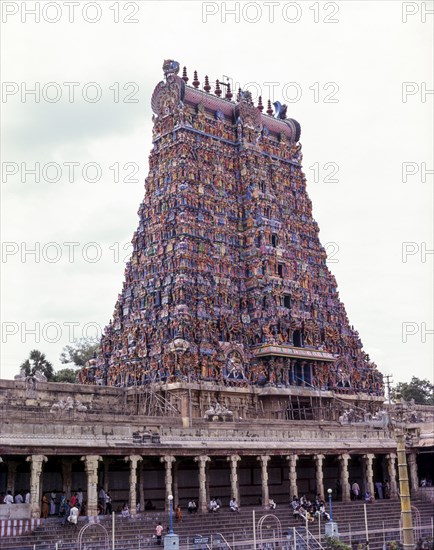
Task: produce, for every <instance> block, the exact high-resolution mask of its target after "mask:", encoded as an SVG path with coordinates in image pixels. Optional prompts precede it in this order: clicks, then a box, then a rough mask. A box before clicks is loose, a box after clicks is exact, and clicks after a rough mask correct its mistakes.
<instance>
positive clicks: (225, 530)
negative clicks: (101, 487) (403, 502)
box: [0, 500, 433, 550]
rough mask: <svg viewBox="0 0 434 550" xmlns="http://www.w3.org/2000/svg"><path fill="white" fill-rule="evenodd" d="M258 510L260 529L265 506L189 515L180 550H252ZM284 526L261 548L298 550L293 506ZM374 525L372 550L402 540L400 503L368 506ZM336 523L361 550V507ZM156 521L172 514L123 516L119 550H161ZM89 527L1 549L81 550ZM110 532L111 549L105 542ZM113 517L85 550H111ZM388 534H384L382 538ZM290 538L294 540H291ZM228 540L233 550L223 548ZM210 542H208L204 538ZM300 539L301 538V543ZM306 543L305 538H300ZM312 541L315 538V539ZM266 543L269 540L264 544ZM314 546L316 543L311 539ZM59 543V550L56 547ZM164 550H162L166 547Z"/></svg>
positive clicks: (91, 535) (284, 509) (340, 508)
mask: <svg viewBox="0 0 434 550" xmlns="http://www.w3.org/2000/svg"><path fill="white" fill-rule="evenodd" d="M413 505H414V506H416V507H417V508H418V510H419V512H420V516H421V524H422V525H423V526H425V528H424V529H423V532H422V533H420V534H421V535H424V536H429V535H431V529H432V527H431V526H432V523H431V522H432V518H433V505H432V504H431V503H429V502H424V501H414V502H413ZM253 510H254V511H255V516H256V524H258V521H259V520H260V518H261V517H262V516H264V515H266V514H267V512H264V511H263V510H262V509H261V508H260V507H245V508H242V509H241V511H240V513H239V514H234V513H232V512H230V511H228V510H226V509H224V510H220V511H219V512H217V513H215V514H209V513H208V514H193V515H190V514H188V513H186V512H185V513H184V517H183V521H182V523H181V524H179V525H178V524H176V523H174V531H175V533H177V534H178V535H179V536H180V548H182V549H183V550H186V549H190V550H202V549H206V548H211V542H210V539H209V537H210V535H211V534H216V533H220V534H221V535H222V537H223V538H221V537H219V536H217V535H215V536H214V537H213V544H212V548H213V549H214V550H217V549H228V545H229V548H231V549H232V548H233V549H234V550H252V548H253ZM274 514H275V516H277V517H278V518H279V520H280V522H281V527H282V535H283V537H284V541H283V542H282V543H281V544H280V546H278V544H274V542H275V541H277V538H278V533H279V530H278V523H277V522H276V520H275V519H274V518H273V517H271V516H269V517H268V518H266V519H265V520H263V522H262V535H263V542H262V543H261V541H260V531H259V528H258V527H257V529H256V537H257V549H258V550H259V549H267V550H268V549H270V550H271V549H272V548H276V549H277V548H278V547H279V548H282V550H283V549H285V550H294V544H293V543H291V540H292V535H293V533H294V528H298V529H299V530H300V532H303V529H304V525H303V524H302V523H301V522H300V521H299V520H297V519H294V518H293V517H292V512H290V510H289V506H285V505H283V504H280V505H278V507H277V509H276V510H275V512H274ZM367 515H368V525H369V542H370V550H381V549H382V546H383V537H384V540H386V542H387V541H391V540H399V519H400V504H399V501H392V500H382V501H376V502H374V503H370V504H367ZM333 519H334V521H336V522H337V523H338V525H339V532H340V534H341V540H343V541H344V542H347V543H349V542H350V541H351V543H352V544H353V546H354V548H356V546H357V544H356V543H358V542H364V541H365V538H366V536H365V523H364V510H363V503H362V502H351V503H341V502H336V503H334V504H333ZM157 521H161V522H162V524H163V525H164V527H165V528H166V527H167V526H168V523H169V519H168V514H167V513H165V512H149V513H146V514H139V515H137V516H136V517H135V518H131V519H122V518H120V517H119V516H118V515H117V516H116V521H115V540H116V545H115V548H116V550H141V549H147V548H154V547H155V548H157V546H156V545H155V540H154V539H153V534H154V529H155V525H156V522H157ZM86 525H88V522H87V518H86V517H83V518H80V521H79V524H78V526H77V528H75V526H71V525H67V526H62V525H61V524H60V520H59V519H47V520H45V521H44V522H43V524H42V525H41V526H40V527H39V528H37V529H36V530H35V531H34V532H32V533H29V534H26V535H22V536H19V537H7V538H6V537H5V538H3V539H2V540H1V541H0V549H1V550H55V549H56V548H57V550H79V548H80V547H79V545H78V543H77V537H78V534H79V531H80V529H81V528H83V527H84V526H86ZM318 527H319V526H318V522H317V521H315V523H312V524H310V525H309V529H310V532H311V535H313V536H315V537H317V538H318V532H319V529H318ZM320 527H321V538H322V541H323V542H324V525H323V524H321V526H320ZM104 529H105V530H106V532H107V540H108V544H105V543H104V540H105V539H104V537H105V532H104ZM111 529H112V521H111V518H110V517H108V516H106V517H101V518H100V522H99V524H98V525H89V527H87V528H86V532H85V533H83V539H82V546H81V550H106V549H111V548H112V545H111ZM383 530H384V534H383ZM196 535H202V536H203V537H204V538H206V537H208V543H206V542H204V543H203V544H196V545H195V544H193V539H194V537H195V536H196ZM288 535H289V536H290V537H291V539H289V538H288ZM224 539H225V540H226V541H227V543H228V545H227V544H226V543H224ZM205 540H206V539H205ZM297 540H299V539H297ZM300 540H301V539H300ZM311 540H312V539H311ZM264 541H267V542H265V543H264ZM312 542H313V540H312ZM56 543H57V547H56ZM303 546H304V544H302V543H299V542H297V544H296V548H297V550H302V547H303ZM161 548H162V546H161Z"/></svg>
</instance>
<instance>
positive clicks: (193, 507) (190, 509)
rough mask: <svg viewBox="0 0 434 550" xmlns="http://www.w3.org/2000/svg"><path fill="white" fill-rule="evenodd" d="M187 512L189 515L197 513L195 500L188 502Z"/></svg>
mask: <svg viewBox="0 0 434 550" xmlns="http://www.w3.org/2000/svg"><path fill="white" fill-rule="evenodd" d="M187 510H188V513H189V514H195V513H196V512H197V504H196V501H195V500H193V499H191V500H190V502H189V503H188V506H187Z"/></svg>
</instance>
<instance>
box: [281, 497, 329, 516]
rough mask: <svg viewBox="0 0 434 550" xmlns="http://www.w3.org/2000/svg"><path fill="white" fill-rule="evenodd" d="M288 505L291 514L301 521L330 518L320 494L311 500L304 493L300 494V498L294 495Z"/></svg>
mask: <svg viewBox="0 0 434 550" xmlns="http://www.w3.org/2000/svg"><path fill="white" fill-rule="evenodd" d="M290 507H291V509H292V514H293V516H294V517H297V518H299V519H300V520H301V521H303V522H306V521H308V522H310V523H312V522H314V521H315V519H321V520H322V521H329V519H330V515H329V514H328V513H327V512H326V508H325V502H324V500H323V499H322V498H321V496H320V495H317V496H316V497H315V500H314V501H313V502H312V501H310V500H309V499H308V498H307V497H306V495H302V496H301V497H300V498H297V497H296V496H295V495H294V496H293V497H292V500H291V503H290Z"/></svg>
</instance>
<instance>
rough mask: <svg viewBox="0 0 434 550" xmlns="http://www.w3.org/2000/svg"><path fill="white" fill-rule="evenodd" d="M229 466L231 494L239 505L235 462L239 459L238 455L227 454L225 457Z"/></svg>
mask: <svg viewBox="0 0 434 550" xmlns="http://www.w3.org/2000/svg"><path fill="white" fill-rule="evenodd" d="M226 460H228V461H229V463H230V466H231V494H232V497H233V498H236V499H237V502H238V506H240V491H239V487H238V472H237V463H238V462H239V461H240V460H241V458H240V457H239V456H238V455H231V456H228V457H227V459H226Z"/></svg>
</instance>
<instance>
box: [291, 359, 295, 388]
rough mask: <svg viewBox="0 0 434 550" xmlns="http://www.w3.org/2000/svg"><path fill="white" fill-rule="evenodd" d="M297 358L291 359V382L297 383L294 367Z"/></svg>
mask: <svg viewBox="0 0 434 550" xmlns="http://www.w3.org/2000/svg"><path fill="white" fill-rule="evenodd" d="M295 363H296V361H295V359H291V384H295V372H294V367H295Z"/></svg>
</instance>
